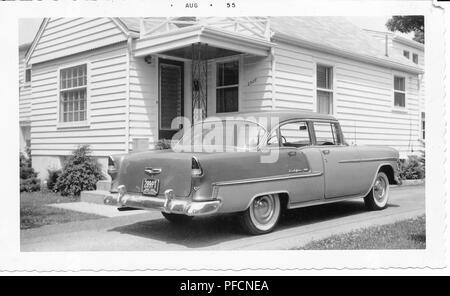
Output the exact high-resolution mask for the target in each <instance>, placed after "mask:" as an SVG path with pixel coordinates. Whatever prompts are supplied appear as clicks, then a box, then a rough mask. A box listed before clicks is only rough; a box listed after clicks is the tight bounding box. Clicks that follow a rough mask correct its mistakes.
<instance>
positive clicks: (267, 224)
mask: <svg viewBox="0 0 450 296" xmlns="http://www.w3.org/2000/svg"><path fill="white" fill-rule="evenodd" d="M280 212H281V204H280V198H279V196H278V194H269V195H262V196H258V197H256V198H255V199H253V201H252V203H251V204H250V206H249V208H248V209H247V210H246V211H245V212H243V213H241V216H240V222H241V226H242V227H243V228H244V230H245V231H247V232H248V233H250V234H264V233H268V232H271V231H272V230H273V229H274V228H275V226H276V224H277V222H278V219H279V217H280Z"/></svg>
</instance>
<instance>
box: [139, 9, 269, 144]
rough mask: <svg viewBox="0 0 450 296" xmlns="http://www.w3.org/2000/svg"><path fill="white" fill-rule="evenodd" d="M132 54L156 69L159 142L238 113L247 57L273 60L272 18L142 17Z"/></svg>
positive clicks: (245, 83)
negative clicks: (183, 120) (186, 122)
mask: <svg viewBox="0 0 450 296" xmlns="http://www.w3.org/2000/svg"><path fill="white" fill-rule="evenodd" d="M140 27H141V29H140V37H139V38H138V39H137V41H136V42H135V43H134V44H133V48H132V51H133V55H134V57H136V58H143V59H145V61H146V62H147V64H153V65H154V66H156V67H157V72H158V73H157V79H158V82H157V85H158V138H159V139H170V138H171V137H172V136H173V134H174V133H176V132H177V131H178V130H179V129H180V128H181V127H182V126H181V125H178V126H174V125H173V124H172V121H173V119H175V118H177V117H180V116H184V117H187V118H188V119H190V120H191V122H196V121H198V120H201V119H203V118H205V117H206V116H212V115H215V114H219V113H228V112H230V113H231V112H240V111H241V108H240V106H241V102H240V101H241V100H242V94H243V88H244V87H245V86H246V85H247V84H249V82H248V81H246V80H244V62H243V61H244V58H246V57H247V58H256V59H258V58H261V59H264V58H266V57H269V58H270V55H271V49H272V47H273V44H272V43H271V42H270V22H269V19H268V18H246V17H240V18H239V17H238V18H214V17H212V18H195V17H184V18H167V19H165V18H144V19H142V20H141V24H140Z"/></svg>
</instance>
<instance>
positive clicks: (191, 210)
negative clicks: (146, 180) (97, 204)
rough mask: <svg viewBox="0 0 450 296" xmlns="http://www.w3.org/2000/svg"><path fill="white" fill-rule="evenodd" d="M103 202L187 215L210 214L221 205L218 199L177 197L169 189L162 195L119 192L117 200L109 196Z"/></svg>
mask: <svg viewBox="0 0 450 296" xmlns="http://www.w3.org/2000/svg"><path fill="white" fill-rule="evenodd" d="M104 203H105V204H112V203H117V205H119V208H121V207H127V208H137V209H144V210H158V211H162V212H165V213H173V214H183V215H187V216H203V215H211V214H214V213H216V212H217V211H218V210H219V208H220V205H221V202H220V200H213V201H191V200H188V199H186V198H179V197H178V198H177V197H176V196H175V195H174V194H173V191H172V190H171V189H168V190H166V191H165V192H164V197H151V196H143V195H137V194H128V193H124V194H120V193H119V195H118V197H117V200H111V197H109V198H106V199H105V200H104Z"/></svg>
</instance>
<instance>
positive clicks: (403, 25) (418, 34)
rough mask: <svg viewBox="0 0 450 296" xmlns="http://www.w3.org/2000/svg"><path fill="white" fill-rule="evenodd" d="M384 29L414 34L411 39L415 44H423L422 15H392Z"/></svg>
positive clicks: (423, 28)
mask: <svg viewBox="0 0 450 296" xmlns="http://www.w3.org/2000/svg"><path fill="white" fill-rule="evenodd" d="M386 27H387V28H388V29H389V30H390V31H392V32H394V31H399V32H402V33H409V32H414V38H413V39H414V40H415V41H417V42H420V43H425V34H424V33H425V27H424V17H423V15H405V16H398V15H394V16H393V17H391V18H390V19H389V20H388V21H387V22H386Z"/></svg>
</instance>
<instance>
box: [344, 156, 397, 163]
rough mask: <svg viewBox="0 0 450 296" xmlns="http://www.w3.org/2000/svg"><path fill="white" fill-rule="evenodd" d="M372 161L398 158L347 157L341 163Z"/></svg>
mask: <svg viewBox="0 0 450 296" xmlns="http://www.w3.org/2000/svg"><path fill="white" fill-rule="evenodd" d="M372 161H397V158H395V157H384V158H362V159H346V160H341V161H339V163H355V162H372Z"/></svg>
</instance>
